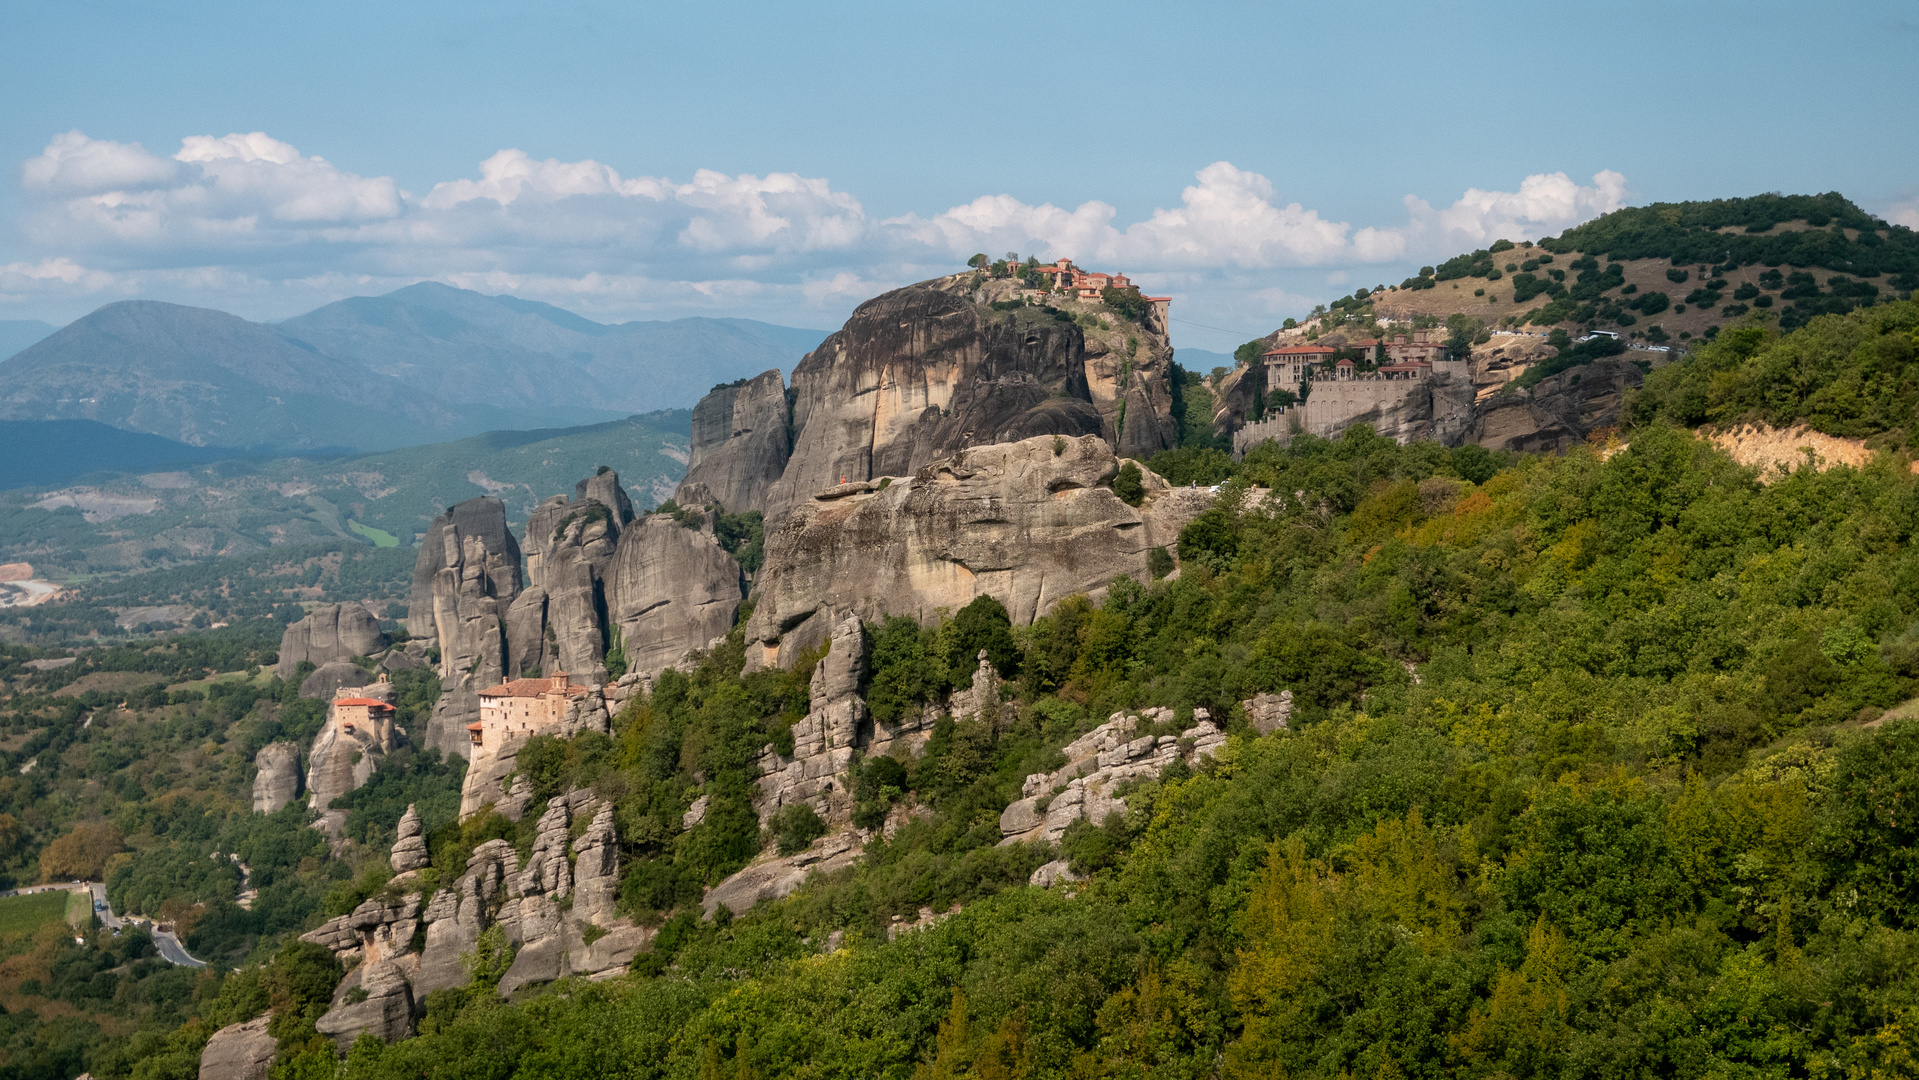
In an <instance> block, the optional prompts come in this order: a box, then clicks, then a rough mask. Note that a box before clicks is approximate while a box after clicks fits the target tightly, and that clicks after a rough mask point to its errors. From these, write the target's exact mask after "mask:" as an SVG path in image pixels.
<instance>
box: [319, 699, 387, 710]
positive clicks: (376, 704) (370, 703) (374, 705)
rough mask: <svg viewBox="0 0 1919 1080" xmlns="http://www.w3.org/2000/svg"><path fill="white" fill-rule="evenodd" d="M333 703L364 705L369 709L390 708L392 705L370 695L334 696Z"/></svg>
mask: <svg viewBox="0 0 1919 1080" xmlns="http://www.w3.org/2000/svg"><path fill="white" fill-rule="evenodd" d="M333 703H334V704H335V705H365V706H366V707H367V708H369V709H391V708H392V707H393V706H391V705H388V704H387V703H386V702H384V701H381V700H379V699H378V698H370V697H343V698H334V699H333Z"/></svg>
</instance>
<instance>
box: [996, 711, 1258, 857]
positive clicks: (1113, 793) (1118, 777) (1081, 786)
mask: <svg viewBox="0 0 1919 1080" xmlns="http://www.w3.org/2000/svg"><path fill="white" fill-rule="evenodd" d="M1193 719H1194V721H1195V722H1194V724H1193V726H1192V727H1190V728H1188V729H1186V730H1185V731H1184V732H1182V733H1180V734H1178V735H1173V734H1164V735H1158V736H1155V735H1152V734H1150V733H1145V734H1139V732H1140V731H1141V729H1142V727H1143V726H1146V725H1157V726H1160V727H1162V728H1164V726H1166V725H1168V724H1170V723H1171V722H1172V720H1173V711H1172V710H1171V709H1147V710H1145V711H1144V712H1142V713H1141V714H1139V715H1138V716H1129V715H1126V714H1124V713H1114V714H1113V715H1112V717H1111V718H1110V719H1108V720H1107V721H1106V723H1104V724H1101V725H1100V726H1098V727H1096V728H1094V729H1093V730H1091V731H1089V732H1087V733H1086V734H1084V735H1081V736H1080V737H1079V738H1077V739H1074V740H1073V741H1072V742H1071V743H1069V744H1068V745H1067V746H1066V749H1065V753H1066V764H1065V765H1063V766H1061V767H1060V768H1058V769H1055V770H1054V771H1052V772H1049V773H1034V774H1033V775H1031V776H1028V777H1027V778H1026V783H1025V784H1024V785H1023V786H1022V787H1021V789H1020V791H1021V797H1020V798H1019V799H1018V800H1017V801H1015V802H1014V803H1013V804H1012V805H1011V806H1008V807H1007V808H1006V810H1005V812H1004V813H1002V814H1001V815H1000V819H999V828H1000V832H1001V834H1002V835H1003V836H1004V837H1005V839H1003V840H1001V841H1000V843H1002V844H1014V843H1022V842H1029V841H1042V842H1045V843H1053V842H1056V841H1058V840H1059V838H1060V837H1061V836H1063V835H1065V833H1066V828H1067V826H1069V825H1071V824H1072V823H1073V822H1075V821H1078V820H1080V819H1082V818H1084V819H1086V820H1087V821H1090V822H1092V823H1093V824H1095V825H1100V824H1104V823H1105V821H1106V819H1107V817H1108V816H1109V815H1112V814H1123V813H1125V812H1126V803H1125V801H1124V800H1123V799H1121V798H1120V797H1119V796H1118V794H1117V789H1118V788H1119V787H1120V785H1122V784H1125V783H1128V782H1130V781H1136V780H1150V779H1154V778H1156V777H1158V776H1159V774H1160V773H1161V772H1162V771H1164V770H1165V768H1166V767H1167V766H1169V765H1171V764H1172V763H1173V762H1175V761H1184V762H1186V763H1187V764H1189V765H1192V764H1196V763H1198V762H1199V761H1200V760H1201V759H1203V758H1209V757H1212V756H1213V755H1214V754H1215V753H1217V752H1218V751H1219V748H1220V747H1222V746H1224V745H1226V736H1225V734H1224V733H1222V732H1221V731H1220V730H1219V728H1218V727H1217V726H1215V725H1214V724H1213V722H1212V720H1211V719H1210V718H1209V717H1208V716H1207V715H1206V710H1204V709H1195V710H1193Z"/></svg>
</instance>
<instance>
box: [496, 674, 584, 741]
mask: <svg viewBox="0 0 1919 1080" xmlns="http://www.w3.org/2000/svg"><path fill="white" fill-rule="evenodd" d="M591 692H592V691H590V690H588V689H587V688H586V687H584V686H574V685H573V684H572V682H571V681H570V676H568V675H567V673H566V672H564V671H556V672H554V673H553V674H552V675H550V676H548V677H546V678H543V679H514V680H512V681H510V682H505V683H501V684H500V685H499V686H494V687H489V688H488V689H485V690H482V691H480V719H479V722H478V723H474V724H468V725H467V726H466V731H467V735H468V736H469V737H471V738H472V740H473V745H475V746H485V747H491V748H494V749H498V748H499V747H500V746H501V745H502V744H504V743H505V742H507V741H508V740H510V739H523V738H528V737H530V736H533V735H538V734H540V733H541V732H544V731H548V730H552V729H556V728H558V727H559V726H560V724H561V723H562V722H563V721H564V720H565V719H566V714H567V709H568V707H569V706H570V705H571V704H572V703H573V701H574V700H575V699H577V698H584V697H585V696H586V695H587V694H589V693H591Z"/></svg>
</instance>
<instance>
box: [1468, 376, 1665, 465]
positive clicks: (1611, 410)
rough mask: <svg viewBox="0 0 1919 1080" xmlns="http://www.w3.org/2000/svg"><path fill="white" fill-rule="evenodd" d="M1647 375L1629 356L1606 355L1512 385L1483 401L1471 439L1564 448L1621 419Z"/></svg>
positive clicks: (1501, 445)
mask: <svg viewBox="0 0 1919 1080" xmlns="http://www.w3.org/2000/svg"><path fill="white" fill-rule="evenodd" d="M1643 381H1645V376H1644V375H1643V374H1642V373H1641V372H1640V370H1639V368H1638V366H1637V365H1635V364H1633V363H1632V362H1631V361H1629V360H1624V359H1620V358H1616V357H1615V358H1606V359H1600V360H1595V361H1593V362H1592V363H1590V364H1581V365H1580V366H1578V367H1574V368H1570V369H1568V370H1566V371H1562V372H1560V373H1559V374H1557V375H1553V376H1549V377H1547V378H1545V379H1541V380H1540V381H1539V383H1538V384H1536V385H1535V386H1533V387H1532V388H1531V389H1529V390H1520V389H1517V388H1515V389H1510V390H1506V391H1503V392H1501V393H1498V394H1495V395H1493V396H1491V397H1489V398H1487V399H1486V400H1485V401H1483V402H1481V403H1480V405H1479V409H1478V413H1477V415H1476V417H1475V418H1474V422H1473V426H1472V429H1471V431H1470V432H1469V433H1468V434H1467V436H1466V441H1468V442H1473V443H1477V444H1479V445H1480V446H1484V447H1486V448H1487V449H1490V450H1516V451H1522V452H1527V453H1540V452H1545V451H1552V450H1564V449H1566V448H1567V447H1570V446H1577V445H1578V444H1579V443H1581V442H1583V441H1585V438H1586V436H1587V435H1589V434H1591V433H1593V432H1594V431H1598V430H1600V429H1603V428H1607V427H1611V426H1613V425H1616V424H1617V423H1619V414H1620V410H1621V409H1622V408H1623V407H1624V405H1625V398H1626V392H1627V391H1628V390H1631V389H1633V388H1634V387H1637V386H1638V385H1639V384H1640V383H1642V382H1643Z"/></svg>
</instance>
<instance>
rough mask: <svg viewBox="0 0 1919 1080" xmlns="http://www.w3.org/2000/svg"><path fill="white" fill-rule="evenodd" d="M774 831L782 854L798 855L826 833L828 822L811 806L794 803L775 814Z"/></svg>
mask: <svg viewBox="0 0 1919 1080" xmlns="http://www.w3.org/2000/svg"><path fill="white" fill-rule="evenodd" d="M772 831H773V836H774V839H775V841H776V842H777V843H778V845H779V852H780V854H781V855H796V854H798V853H800V852H802V851H805V850H806V848H807V846H808V845H810V844H812V843H813V841H815V840H818V839H819V838H820V837H822V836H825V835H826V822H825V821H824V820H822V819H821V818H820V816H819V814H818V813H816V812H814V810H813V808H812V807H811V806H808V805H806V804H805V803H794V804H792V805H791V806H785V807H781V808H780V812H779V813H777V814H775V815H773V825H772Z"/></svg>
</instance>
